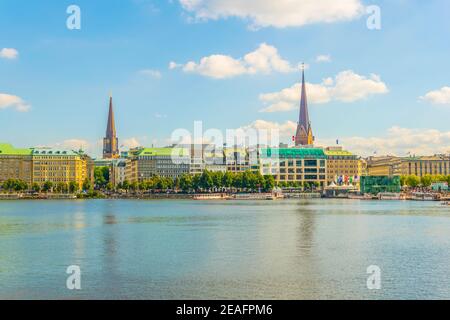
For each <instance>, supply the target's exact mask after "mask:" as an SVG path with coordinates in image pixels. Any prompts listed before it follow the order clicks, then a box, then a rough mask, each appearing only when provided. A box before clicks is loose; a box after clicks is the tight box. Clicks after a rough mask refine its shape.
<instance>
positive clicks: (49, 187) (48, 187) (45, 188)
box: [42, 181, 53, 192]
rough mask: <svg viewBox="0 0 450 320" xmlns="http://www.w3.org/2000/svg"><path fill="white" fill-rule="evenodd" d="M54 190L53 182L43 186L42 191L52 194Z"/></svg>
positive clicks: (45, 183) (46, 182) (47, 182)
mask: <svg viewBox="0 0 450 320" xmlns="http://www.w3.org/2000/svg"><path fill="white" fill-rule="evenodd" d="M52 190H53V182H51V181H45V182H44V184H43V185H42V191H44V192H52Z"/></svg>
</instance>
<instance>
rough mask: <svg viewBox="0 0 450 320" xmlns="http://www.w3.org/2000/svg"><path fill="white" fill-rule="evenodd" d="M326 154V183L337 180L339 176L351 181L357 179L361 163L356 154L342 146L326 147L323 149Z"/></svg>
mask: <svg viewBox="0 0 450 320" xmlns="http://www.w3.org/2000/svg"><path fill="white" fill-rule="evenodd" d="M324 152H325V155H326V156H327V184H328V185H329V184H331V183H332V182H333V181H338V179H339V177H342V179H344V180H345V177H348V179H349V180H350V179H351V180H352V181H357V179H355V178H356V177H360V176H361V173H362V171H363V164H362V163H360V161H359V159H358V156H356V155H354V154H353V153H351V152H349V151H345V150H343V149H342V147H328V148H325V150H324Z"/></svg>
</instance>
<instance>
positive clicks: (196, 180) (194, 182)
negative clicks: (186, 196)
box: [192, 174, 201, 191]
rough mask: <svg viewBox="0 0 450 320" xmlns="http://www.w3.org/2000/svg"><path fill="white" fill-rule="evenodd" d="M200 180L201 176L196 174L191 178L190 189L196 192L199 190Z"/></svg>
mask: <svg viewBox="0 0 450 320" xmlns="http://www.w3.org/2000/svg"><path fill="white" fill-rule="evenodd" d="M200 178H201V175H199V174H196V175H194V176H193V177H192V188H194V190H196V191H197V190H198V189H200V188H201V186H200Z"/></svg>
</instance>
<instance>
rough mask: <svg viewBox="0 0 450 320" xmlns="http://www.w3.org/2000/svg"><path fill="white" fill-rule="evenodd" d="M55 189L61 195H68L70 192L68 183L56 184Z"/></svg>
mask: <svg viewBox="0 0 450 320" xmlns="http://www.w3.org/2000/svg"><path fill="white" fill-rule="evenodd" d="M55 189H56V191H57V192H59V193H66V192H67V191H68V190H69V187H68V186H67V184H66V183H64V182H59V183H58V184H56V188H55Z"/></svg>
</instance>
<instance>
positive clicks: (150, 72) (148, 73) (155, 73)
mask: <svg viewBox="0 0 450 320" xmlns="http://www.w3.org/2000/svg"><path fill="white" fill-rule="evenodd" d="M139 73H140V74H142V75H145V76H149V77H152V78H155V79H160V78H161V77H162V75H161V72H159V71H158V70H152V69H144V70H141V71H139Z"/></svg>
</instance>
